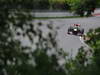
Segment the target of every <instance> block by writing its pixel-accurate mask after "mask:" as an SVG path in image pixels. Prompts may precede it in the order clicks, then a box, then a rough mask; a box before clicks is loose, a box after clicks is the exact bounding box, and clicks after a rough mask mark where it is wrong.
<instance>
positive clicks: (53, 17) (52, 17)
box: [33, 16, 82, 19]
mask: <svg viewBox="0 0 100 75" xmlns="http://www.w3.org/2000/svg"><path fill="white" fill-rule="evenodd" d="M67 18H82V17H80V16H65V17H33V19H67Z"/></svg>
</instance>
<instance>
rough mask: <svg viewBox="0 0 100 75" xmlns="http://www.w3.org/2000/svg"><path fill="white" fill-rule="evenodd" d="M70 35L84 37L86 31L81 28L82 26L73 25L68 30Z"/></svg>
mask: <svg viewBox="0 0 100 75" xmlns="http://www.w3.org/2000/svg"><path fill="white" fill-rule="evenodd" d="M68 34H72V35H79V36H82V35H83V34H84V29H83V28H81V25H80V24H73V25H72V26H70V27H69V28H68Z"/></svg>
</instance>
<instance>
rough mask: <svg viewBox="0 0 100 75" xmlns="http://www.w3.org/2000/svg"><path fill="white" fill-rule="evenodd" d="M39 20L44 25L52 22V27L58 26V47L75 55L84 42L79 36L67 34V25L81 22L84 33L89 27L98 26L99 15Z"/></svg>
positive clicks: (99, 22) (99, 24) (99, 21)
mask: <svg viewBox="0 0 100 75" xmlns="http://www.w3.org/2000/svg"><path fill="white" fill-rule="evenodd" d="M36 21H39V20H35V21H34V22H36ZM40 21H41V22H42V23H44V24H45V25H46V24H47V23H49V22H52V24H53V26H54V27H59V29H58V30H57V32H58V35H57V42H58V45H59V47H60V48H63V50H64V51H65V52H68V53H69V54H71V55H72V56H75V55H76V54H77V52H78V48H80V47H81V46H86V44H85V43H84V41H83V40H82V39H81V38H80V37H79V36H75V35H68V34H67V30H68V27H69V26H70V25H72V24H81V27H83V28H84V30H85V33H86V32H88V31H89V29H95V28H98V27H100V16H95V17H88V18H72V19H48V20H40ZM44 30H45V29H44Z"/></svg>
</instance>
